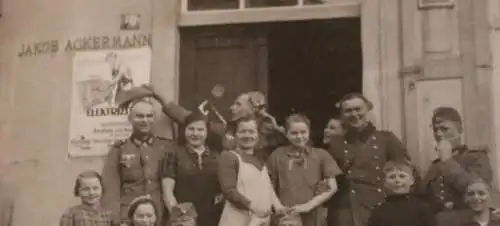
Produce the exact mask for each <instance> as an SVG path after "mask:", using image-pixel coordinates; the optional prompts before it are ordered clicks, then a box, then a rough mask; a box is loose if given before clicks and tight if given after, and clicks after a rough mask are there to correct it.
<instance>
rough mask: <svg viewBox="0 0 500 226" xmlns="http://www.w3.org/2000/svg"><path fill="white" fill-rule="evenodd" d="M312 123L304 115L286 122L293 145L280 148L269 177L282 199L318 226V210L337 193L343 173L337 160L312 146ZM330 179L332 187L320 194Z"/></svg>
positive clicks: (306, 224) (270, 165)
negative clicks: (310, 143) (339, 176)
mask: <svg viewBox="0 0 500 226" xmlns="http://www.w3.org/2000/svg"><path fill="white" fill-rule="evenodd" d="M310 126H311V123H310V121H309V119H308V118H307V117H305V116H303V115H300V114H293V115H291V116H289V117H288V118H287V119H286V121H285V129H286V136H287V138H288V140H289V141H290V145H289V146H285V147H281V148H278V149H276V151H274V152H273V153H272V154H271V156H270V157H269V159H268V168H269V174H270V176H271V181H272V183H273V185H274V187H275V190H276V193H277V195H278V198H279V200H280V201H281V203H283V205H285V206H289V207H291V214H300V217H301V219H302V223H303V225H304V226H316V225H317V223H318V221H317V216H316V213H317V211H316V210H317V207H318V206H320V205H321V204H322V203H323V202H325V201H326V200H327V199H329V198H330V197H331V196H332V195H333V194H334V193H335V191H336V190H337V182H336V180H335V176H337V175H339V174H340V173H341V171H340V169H339V167H338V166H337V164H336V163H335V161H334V160H333V157H332V156H331V155H330V154H329V153H328V152H326V151H325V150H323V149H318V148H313V147H311V146H309V145H308V143H309V131H310ZM324 180H326V182H327V184H328V186H327V187H328V188H327V189H324V190H323V191H322V192H318V191H317V190H318V188H319V187H320V186H321V183H322V182H323V181H324Z"/></svg>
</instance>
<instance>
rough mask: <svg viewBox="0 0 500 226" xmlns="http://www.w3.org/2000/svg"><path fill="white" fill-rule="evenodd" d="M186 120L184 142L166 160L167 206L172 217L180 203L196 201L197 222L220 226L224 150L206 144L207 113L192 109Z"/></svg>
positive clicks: (181, 141) (164, 184)
mask: <svg viewBox="0 0 500 226" xmlns="http://www.w3.org/2000/svg"><path fill="white" fill-rule="evenodd" d="M185 123H186V125H185V128H183V130H184V134H183V135H184V136H183V137H182V138H183V139H180V143H181V144H180V146H179V147H178V148H177V149H176V150H174V151H172V152H169V153H168V154H167V157H166V159H165V163H164V164H163V170H162V171H163V172H162V173H163V179H162V184H163V189H164V196H165V206H167V208H168V209H169V211H170V213H171V215H170V216H171V217H172V216H173V215H172V211H173V210H174V209H175V208H180V207H181V206H178V204H182V203H192V204H193V205H194V208H195V210H196V213H197V219H196V222H197V225H199V226H200V225H203V226H216V225H217V223H218V221H219V217H220V212H221V210H222V205H221V203H222V194H221V191H220V185H219V180H218V177H217V165H218V164H217V160H218V156H219V152H220V151H219V150H212V149H209V148H208V146H207V145H206V139H207V134H208V124H207V119H206V117H205V116H203V115H202V114H200V113H196V112H195V113H192V114H191V115H189V116H188V117H187V118H186V121H185ZM181 212H182V211H181ZM175 220H176V219H171V221H175Z"/></svg>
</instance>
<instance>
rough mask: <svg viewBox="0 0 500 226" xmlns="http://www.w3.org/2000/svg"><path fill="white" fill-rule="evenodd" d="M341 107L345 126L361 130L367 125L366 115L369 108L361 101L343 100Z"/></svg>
mask: <svg viewBox="0 0 500 226" xmlns="http://www.w3.org/2000/svg"><path fill="white" fill-rule="evenodd" d="M341 107H342V111H341V113H342V121H343V122H344V123H345V125H347V126H349V127H351V128H355V129H361V128H364V127H365V126H366V125H367V124H368V119H367V117H366V115H367V113H368V111H369V107H368V104H367V103H366V102H365V101H364V100H363V99H361V98H359V97H354V98H352V99H348V100H345V101H344V102H343V103H342V105H341Z"/></svg>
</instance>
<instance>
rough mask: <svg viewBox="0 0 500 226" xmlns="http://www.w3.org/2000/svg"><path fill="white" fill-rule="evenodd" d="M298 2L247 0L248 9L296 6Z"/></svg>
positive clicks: (287, 0) (296, 0) (291, 0)
mask: <svg viewBox="0 0 500 226" xmlns="http://www.w3.org/2000/svg"><path fill="white" fill-rule="evenodd" d="M297 4H298V0H247V7H279V6H295V5H297Z"/></svg>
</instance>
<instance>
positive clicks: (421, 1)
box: [418, 0, 455, 10]
mask: <svg viewBox="0 0 500 226" xmlns="http://www.w3.org/2000/svg"><path fill="white" fill-rule="evenodd" d="M453 7H455V2H454V0H418V9H419V10H429V9H436V8H449V9H452V8H453Z"/></svg>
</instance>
